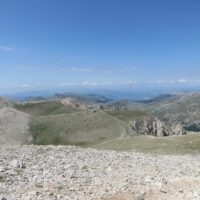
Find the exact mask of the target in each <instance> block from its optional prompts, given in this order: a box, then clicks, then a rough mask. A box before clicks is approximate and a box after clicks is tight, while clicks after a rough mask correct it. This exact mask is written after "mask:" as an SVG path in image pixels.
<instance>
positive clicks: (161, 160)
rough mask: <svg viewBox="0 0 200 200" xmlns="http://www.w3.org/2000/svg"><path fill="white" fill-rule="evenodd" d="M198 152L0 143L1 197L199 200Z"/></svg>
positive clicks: (22, 199)
mask: <svg viewBox="0 0 200 200" xmlns="http://www.w3.org/2000/svg"><path fill="white" fill-rule="evenodd" d="M199 175H200V155H184V156H172V155H171V156H168V155H159V156H158V155H157V156H154V155H145V154H142V153H136V152H133V151H132V152H116V151H98V150H93V149H83V148H78V147H74V146H34V145H30V146H1V147H0V199H1V200H37V199H38V200H56V199H63V200H92V199H102V200H134V199H135V200H156V199H157V200H158V199H159V200H174V199H176V200H180V199H181V200H183V199H184V200H191V199H200V176H199Z"/></svg>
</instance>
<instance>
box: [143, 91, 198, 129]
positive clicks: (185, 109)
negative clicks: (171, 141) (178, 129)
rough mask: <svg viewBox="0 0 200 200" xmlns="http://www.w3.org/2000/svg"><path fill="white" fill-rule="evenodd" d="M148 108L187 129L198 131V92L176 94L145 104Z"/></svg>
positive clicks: (164, 118) (160, 116)
mask: <svg viewBox="0 0 200 200" xmlns="http://www.w3.org/2000/svg"><path fill="white" fill-rule="evenodd" d="M147 108H148V110H150V111H151V112H152V113H153V114H155V115H157V116H158V117H159V118H161V119H162V120H165V121H169V122H170V123H180V124H181V125H182V126H183V128H184V129H185V130H187V131H194V132H199V131H200V94H199V93H195V94H188V95H176V96H172V97H169V98H166V99H164V100H160V101H155V102H152V103H150V104H148V105H147Z"/></svg>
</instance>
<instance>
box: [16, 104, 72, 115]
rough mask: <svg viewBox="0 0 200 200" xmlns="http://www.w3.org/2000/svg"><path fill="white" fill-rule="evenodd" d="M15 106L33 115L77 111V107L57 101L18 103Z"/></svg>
mask: <svg viewBox="0 0 200 200" xmlns="http://www.w3.org/2000/svg"><path fill="white" fill-rule="evenodd" d="M15 108H16V109H18V110H20V111H22V112H26V113H28V114H31V115H54V114H61V113H71V112H74V111H76V109H74V108H72V107H70V106H66V105H63V104H61V103H60V102H56V101H44V102H36V103H26V104H16V105H15Z"/></svg>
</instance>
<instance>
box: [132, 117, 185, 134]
mask: <svg viewBox="0 0 200 200" xmlns="http://www.w3.org/2000/svg"><path fill="white" fill-rule="evenodd" d="M128 134H129V135H130V136H134V135H152V136H156V137H162V136H170V135H184V134H186V131H185V130H184V129H183V127H182V126H181V125H180V124H179V123H177V124H167V123H165V122H163V121H161V120H159V119H158V118H157V117H154V116H148V117H144V118H142V119H136V120H134V121H131V122H129V131H128Z"/></svg>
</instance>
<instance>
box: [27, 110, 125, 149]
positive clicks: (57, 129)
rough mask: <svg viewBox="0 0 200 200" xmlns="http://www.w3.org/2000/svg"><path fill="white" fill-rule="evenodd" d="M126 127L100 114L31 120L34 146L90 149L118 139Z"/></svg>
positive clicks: (61, 115) (80, 112)
mask: <svg viewBox="0 0 200 200" xmlns="http://www.w3.org/2000/svg"><path fill="white" fill-rule="evenodd" d="M125 127H126V124H125V123H123V122H121V121H120V120H118V119H116V118H113V117H112V116H110V115H108V114H106V113H104V112H102V111H96V112H94V111H79V112H74V113H71V114H59V115H49V116H37V117H33V119H32V122H31V124H30V131H31V134H32V135H33V138H34V140H33V142H34V144H77V145H83V146H84V145H90V144H93V143H98V142H103V141H105V140H110V139H114V138H117V137H119V136H120V135H121V134H123V133H125V131H126V128H125Z"/></svg>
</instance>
